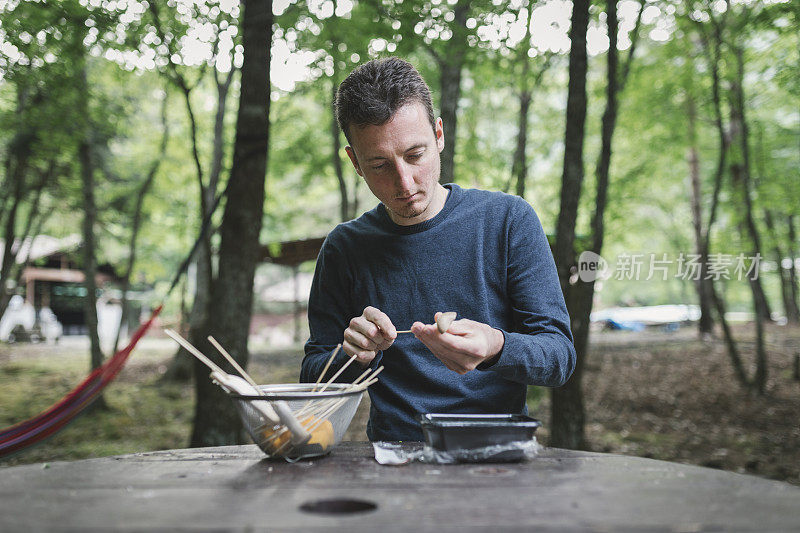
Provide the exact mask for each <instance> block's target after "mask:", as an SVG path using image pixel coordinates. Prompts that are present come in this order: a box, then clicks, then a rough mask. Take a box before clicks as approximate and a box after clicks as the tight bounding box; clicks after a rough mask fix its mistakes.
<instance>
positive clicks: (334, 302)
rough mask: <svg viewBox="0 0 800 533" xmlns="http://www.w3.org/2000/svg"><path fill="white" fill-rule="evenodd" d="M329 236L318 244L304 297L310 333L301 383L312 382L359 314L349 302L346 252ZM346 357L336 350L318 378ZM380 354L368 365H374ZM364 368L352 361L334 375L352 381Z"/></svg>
mask: <svg viewBox="0 0 800 533" xmlns="http://www.w3.org/2000/svg"><path fill="white" fill-rule="evenodd" d="M332 236H333V234H331V235H329V236H328V238H326V239H325V242H323V244H322V248H321V249H320V252H319V257H318V258H317V266H316V269H315V271H314V279H313V281H312V284H311V293H310V294H309V299H308V326H309V330H310V335H309V339H308V342H306V344H305V357H304V358H303V363H302V367H301V369H300V382H301V383H314V382H316V381H317V379H319V378H320V374H321V373H322V370H323V369H324V368H325V365H326V364H327V362H328V359H330V356H331V354H332V353H333V351H334V350H335V349H336V346H337V345H338V344H340V343H341V342H342V340H343V334H344V330H345V329H346V328H347V325H348V324H349V323H350V319H351V318H353V317H354V316H358V315H360V314H361V312H362V311H363V309H360V310H358V311H356V310H355V309H353V308H352V307H353V306H352V304H351V298H350V297H349V295H350V294H352V286H353V283H352V279H351V278H350V275H349V272H348V267H347V255H346V254H345V253H344V252H343V250H342V249H341V248H340V247H339V246H337V245H336V243H335V242H336V240H335V239H334V238H332ZM349 359H350V356H348V355H347V354H346V353H345V351H344V350H339V353H338V354H336V357H335V358H334V360H333V361H332V362H331V365H330V367H329V369H328V370H327V371H326V372H325V375H324V376H322V381H323V382H324V381H327V380H329V379H330V378H331V377H332V376H333V375H334V374H335V373H336V372H337V371H338V370H339V369H340V368H341V367H342V366H343V365H344V364H345V363H347V361H348V360H349ZM379 360H380V354H379V356H378V357H375V359H373V361H372V363H371V364H370V367H373V368H374V367H376V366H377V365H378V361H379ZM364 370H365V369H364V368H363V367H361V366H360V365H359V364H358V363H356V362H355V361H354V362H353V363H351V364H350V365H349V366H348V367H347V369H345V371H344V372H343V373H342V374H341V375H340V376H339V377H338V378H336V381H337V382H340V383H341V382H344V383H352V382H353V381H354V380H355V379H356V378H358V377H359V376H360V375H361V374H362V373H363V372H364Z"/></svg>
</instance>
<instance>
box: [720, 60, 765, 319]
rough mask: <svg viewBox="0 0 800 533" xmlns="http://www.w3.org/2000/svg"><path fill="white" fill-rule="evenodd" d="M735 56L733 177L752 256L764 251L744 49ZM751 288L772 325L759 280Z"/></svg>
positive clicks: (758, 314) (733, 84)
mask: <svg viewBox="0 0 800 533" xmlns="http://www.w3.org/2000/svg"><path fill="white" fill-rule="evenodd" d="M733 48H734V52H735V53H734V55H735V56H736V66H737V69H736V73H737V76H736V80H735V82H733V83H732V84H731V93H732V94H731V96H732V98H731V99H732V105H731V143H735V142H738V143H739V150H740V157H739V158H738V160H736V161H732V162H731V166H730V167H731V177H732V179H733V181H734V185H737V186H739V187H741V189H742V197H743V198H744V205H745V213H744V219H745V220H744V221H745V227H746V228H747V233H748V234H749V236H750V239H751V241H752V243H753V250H752V253H753V255H756V254H760V253H761V251H762V249H763V248H762V245H761V235H760V233H759V231H758V227H757V226H756V222H755V217H754V215H753V196H752V188H753V183H752V179H751V176H750V145H749V138H748V127H747V120H746V117H745V98H744V87H743V83H744V57H743V55H744V52H743V50H742V49H741V47H738V46H734V47H733ZM756 274H757V273H756ZM750 287H751V289H752V291H753V303H754V305H755V307H756V310H757V316H761V317H762V319H763V320H767V321H770V322H771V321H772V318H771V317H772V312H771V310H770V306H769V302H768V300H767V295H766V293H765V292H764V288H763V286H762V284H761V280H760V279H759V278H758V276H755V279H752V278H751V279H750Z"/></svg>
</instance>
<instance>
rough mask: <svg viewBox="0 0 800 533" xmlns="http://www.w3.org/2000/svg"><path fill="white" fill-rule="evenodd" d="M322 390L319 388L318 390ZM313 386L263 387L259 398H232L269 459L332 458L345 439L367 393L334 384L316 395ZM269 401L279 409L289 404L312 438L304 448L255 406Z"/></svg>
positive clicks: (238, 396) (283, 428)
mask: <svg viewBox="0 0 800 533" xmlns="http://www.w3.org/2000/svg"><path fill="white" fill-rule="evenodd" d="M317 387H318V386H317ZM314 388H315V385H314V384H313V383H288V384H279V385H259V386H258V390H259V392H260V393H261V395H259V396H244V395H241V394H230V397H231V398H232V399H233V402H234V405H236V409H237V411H238V412H239V416H240V417H241V418H242V422H243V423H244V426H245V429H247V432H248V433H249V434H250V437H251V438H252V439H253V442H255V443H256V444H257V445H258V447H259V448H261V450H262V451H263V452H264V453H265V454H266V455H267V457H274V458H283V459H286V460H290V461H294V460H297V459H304V458H309V457H319V456H322V455H326V454H328V453H329V452H330V451H331V450H332V449H333V448H334V447H335V446H336V445H337V444H339V443H340V442H341V441H342V438H344V434H345V431H347V428H348V426H349V425H350V422H351V421H352V420H353V415H355V413H356V409H357V408H358V404H359V403H361V398H362V396H363V395H364V391H363V390H355V391H354V390H352V388H353V387H352V385H350V384H344V383H332V384H330V385H328V387H327V389H326V390H324V391H322V392H317V391H314ZM257 401H266V402H269V403H270V404H271V405H272V406H274V407H277V403H278V402H285V403H286V405H288V407H289V409H291V411H292V413H293V414H294V415H295V417H296V418H297V420H298V421H299V422H300V423H301V424H302V425H303V427H304V428H305V429H306V430H308V431H309V433H311V438H310V439H309V440H308V441H307V442H305V443H301V444H293V443H292V442H291V437H292V435H291V432H290V431H289V430H288V428H287V427H286V426H285V425H283V424H273V423H272V422H271V421H269V420H267V419H266V418H265V417H264V416H263V414H262V413H261V412H259V410H258V409H256V408H255V407H254V406H253V402H257Z"/></svg>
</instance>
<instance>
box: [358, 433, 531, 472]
mask: <svg viewBox="0 0 800 533" xmlns="http://www.w3.org/2000/svg"><path fill="white" fill-rule="evenodd" d="M372 447H373V450H374V451H375V460H376V461H377V462H378V463H380V464H382V465H393V466H397V465H404V464H408V463H410V462H412V461H419V462H422V463H433V464H452V463H491V462H512V461H529V460H531V459H533V458H534V457H536V456H537V455H538V454H539V451H540V450H541V449H542V446H541V445H540V444H539V443H538V442H537V441H536V437H533V438H532V439H530V440H523V441H512V442H506V443H503V444H495V445H492V446H485V447H482V448H471V449H460V450H449V451H443V450H437V449H434V448H433V447H431V446H429V445H427V444H426V445H424V446H423V447H422V449H416V450H408V449H404V448H403V446H402V445H400V444H396V443H393V442H373V443H372Z"/></svg>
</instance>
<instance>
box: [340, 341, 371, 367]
mask: <svg viewBox="0 0 800 533" xmlns="http://www.w3.org/2000/svg"><path fill="white" fill-rule="evenodd" d="M342 349H343V350H344V352H345V353H346V354H347V355H349V356H350V357H352V356H354V355H355V356H356V360H357V361H358V362H360V363H369V362H370V361H372V360H373V359H375V355H376V354H375V352H373V351H370V350H362V349H361V348H359V347H358V346H353V345H352V344H351V343H350V342H349V341H345V342H343V343H342Z"/></svg>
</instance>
